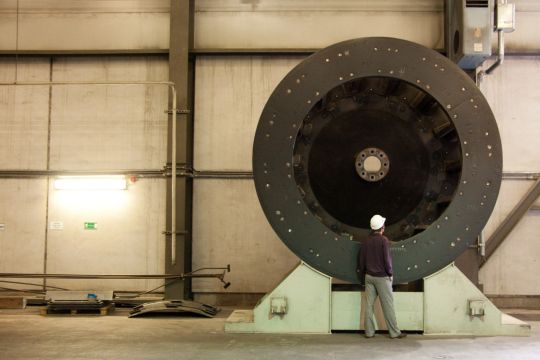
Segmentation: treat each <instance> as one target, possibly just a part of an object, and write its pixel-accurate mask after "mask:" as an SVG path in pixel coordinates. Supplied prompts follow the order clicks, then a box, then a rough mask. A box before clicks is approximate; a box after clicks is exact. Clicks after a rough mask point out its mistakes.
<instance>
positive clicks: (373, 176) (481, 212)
mask: <svg viewBox="0 0 540 360" xmlns="http://www.w3.org/2000/svg"><path fill="white" fill-rule="evenodd" d="M253 171H254V177H255V186H256V189H257V194H258V196H259V200H260V202H261V205H262V207H263V209H264V212H265V214H266V217H267V218H268V221H269V222H270V224H271V225H272V227H273V228H274V230H275V231H276V232H277V234H278V235H279V237H280V238H281V239H282V241H283V242H284V243H285V244H286V245H287V246H288V247H289V248H290V249H291V250H292V251H293V252H294V253H295V254H296V255H297V256H298V257H300V258H301V259H302V260H303V261H305V262H306V263H308V264H309V265H311V266H312V267H314V268H316V269H318V270H320V271H322V272H324V273H326V274H328V275H330V276H333V277H336V278H339V279H342V280H346V281H350V282H358V278H357V274H356V261H357V260H356V259H357V255H358V252H359V251H360V240H361V239H362V238H364V237H365V236H366V235H367V234H368V232H369V219H370V218H371V216H372V215H374V214H381V215H382V216H384V217H386V218H387V220H386V233H385V235H387V236H388V237H389V238H390V239H391V240H392V241H394V243H393V244H392V247H391V252H392V256H393V261H394V282H396V283H403V282H409V281H414V280H417V279H420V278H422V277H425V276H427V275H429V274H431V273H433V272H435V271H437V270H439V269H441V268H442V267H444V266H445V265H447V264H449V263H450V262H452V261H453V260H454V259H455V258H456V257H457V256H459V255H460V254H461V253H462V252H463V251H464V250H465V249H466V248H467V247H468V246H469V245H471V244H473V243H474V242H475V240H476V237H477V235H478V234H479V233H480V231H481V230H482V228H483V227H484V225H485V224H486V222H487V219H488V217H489V215H490V214H491V211H492V210H493V207H494V205H495V201H496V199H497V195H498V192H499V187H500V182H501V172H502V152H501V141H500V137H499V132H498V129H497V125H496V122H495V119H494V116H493V113H492V112H491V109H490V107H489V105H488V103H487V101H486V100H485V98H484V97H483V95H482V94H481V92H480V91H479V90H478V88H477V87H476V85H475V83H474V82H473V81H472V80H471V79H470V78H469V77H468V76H467V74H465V73H464V72H463V71H462V70H461V69H460V68H459V67H457V66H456V65H455V64H454V63H452V62H451V61H450V60H448V59H447V58H445V57H444V56H442V55H441V54H439V53H437V52H435V51H433V50H430V49H427V48H425V47H423V46H421V45H418V44H415V43H411V42H408V41H404V40H399V39H392V38H362V39H355V40H350V41H344V42H341V43H338V44H335V45H332V46H330V47H328V48H326V49H323V50H320V51H318V52H317V53H315V54H313V55H312V56H310V57H308V58H307V59H306V60H304V61H303V62H302V63H300V64H299V65H298V66H296V67H295V68H294V69H293V70H292V71H291V72H290V73H289V74H288V75H287V76H286V77H285V78H284V79H283V80H282V81H281V83H280V84H279V85H278V86H277V88H276V89H275V90H274V92H273V93H272V95H271V96H270V99H269V100H268V102H267V104H266V106H265V108H264V110H263V113H262V115H261V118H260V120H259V124H258V127H257V132H256V135H255V142H254V148H253Z"/></svg>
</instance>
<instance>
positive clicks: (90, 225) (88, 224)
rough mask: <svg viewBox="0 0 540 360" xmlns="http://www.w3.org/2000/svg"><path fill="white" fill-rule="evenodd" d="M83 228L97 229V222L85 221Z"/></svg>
mask: <svg viewBox="0 0 540 360" xmlns="http://www.w3.org/2000/svg"><path fill="white" fill-rule="evenodd" d="M84 230H97V222H95V221H86V222H85V223H84Z"/></svg>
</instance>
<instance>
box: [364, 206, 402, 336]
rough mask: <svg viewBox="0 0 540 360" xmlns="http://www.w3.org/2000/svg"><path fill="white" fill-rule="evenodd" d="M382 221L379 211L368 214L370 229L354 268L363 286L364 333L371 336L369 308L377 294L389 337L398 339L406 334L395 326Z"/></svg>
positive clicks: (389, 271) (383, 220)
mask: <svg viewBox="0 0 540 360" xmlns="http://www.w3.org/2000/svg"><path fill="white" fill-rule="evenodd" d="M385 221H386V219H385V218H384V217H382V216H381V215H374V216H373V217H372V218H371V221H370V227H371V233H370V234H369V235H368V236H367V238H366V239H365V240H364V241H363V242H362V246H361V249H360V252H359V255H358V269H357V271H358V274H359V278H360V281H361V282H362V283H363V284H365V287H366V305H365V311H366V312H365V323H364V324H365V329H366V330H365V337H366V338H372V337H373V336H375V320H374V317H373V308H374V305H375V300H376V299H377V296H379V298H380V300H381V305H382V309H383V313H384V319H385V321H386V326H387V328H388V333H389V335H390V338H392V339H401V338H404V337H405V336H407V334H405V333H402V332H401V331H400V330H399V328H398V326H397V321H396V313H395V312H394V296H393V294H392V281H393V271H392V257H391V255H390V241H389V240H388V238H387V237H386V236H384V235H383V234H384V222H385Z"/></svg>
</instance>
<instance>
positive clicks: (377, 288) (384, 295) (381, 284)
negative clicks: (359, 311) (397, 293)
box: [365, 274, 401, 337]
mask: <svg viewBox="0 0 540 360" xmlns="http://www.w3.org/2000/svg"><path fill="white" fill-rule="evenodd" d="M377 295H378V296H379V298H380V299H381V305H382V309H383V313H384V320H386V326H387V327H388V332H389V334H390V337H396V336H399V335H400V334H401V331H400V330H399V328H398V326H397V321H396V313H395V311H394V295H393V294H392V281H391V280H390V278H389V277H376V276H371V275H368V274H366V307H365V308H366V314H365V328H366V336H373V335H375V318H374V316H373V308H374V305H375V300H376V299H377Z"/></svg>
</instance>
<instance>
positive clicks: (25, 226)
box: [0, 56, 168, 290]
mask: <svg viewBox="0 0 540 360" xmlns="http://www.w3.org/2000/svg"><path fill="white" fill-rule="evenodd" d="M0 62H1V64H2V66H0V79H1V81H13V80H14V79H15V69H16V70H17V79H18V80H19V81H48V80H49V79H51V80H53V81H145V80H149V81H160V80H167V78H168V62H167V60H166V58H164V57H162V56H132V57H130V56H122V57H84V58H83V57H55V58H53V59H52V60H51V59H50V58H22V59H19V62H18V65H17V66H15V59H14V58H13V57H9V58H1V60H0ZM167 99H168V90H167V88H166V87H164V86H158V85H151V86H147V85H144V86H142V85H106V86H104V85H75V86H73V85H70V86H64V85H61V86H53V87H51V88H49V86H1V87H0V139H1V144H2V146H0V154H1V155H2V156H1V157H0V168H1V169H32V170H40V169H41V170H42V169H51V170H66V171H70V170H88V171H92V170H118V169H160V168H162V167H163V166H164V164H165V162H166V143H167V141H166V131H167V115H166V114H165V113H164V110H165V109H166V108H167ZM52 180H53V179H51V181H50V182H48V181H47V180H46V179H43V178H40V179H31V180H15V179H10V180H6V179H4V180H0V199H1V200H0V201H1V203H2V204H3V206H2V207H0V223H2V224H5V230H3V231H0V271H2V272H43V271H44V270H46V271H47V272H48V273H81V274H88V273H97V274H159V273H163V272H164V253H165V250H164V246H165V238H164V236H163V235H162V234H161V232H162V231H163V230H165V180H163V179H139V180H138V181H136V182H134V183H130V184H129V186H128V190H126V191H115V192H92V193H87V192H86V193H85V192H76V191H61V190H55V189H54V188H53V181H52ZM47 221H48V223H49V224H50V222H61V223H62V224H63V229H61V230H55V229H51V228H50V227H49V229H47ZM85 221H91V222H97V223H98V230H95V231H91V230H84V229H83V224H84V222H85ZM160 283H161V282H160V281H159V280H157V281H156V280H154V281H90V280H89V281H60V280H50V281H49V282H48V284H51V285H57V286H63V287H66V288H70V289H91V288H103V289H112V288H114V289H118V290H134V289H135V290H144V289H148V288H150V287H155V286H157V284H160Z"/></svg>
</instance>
